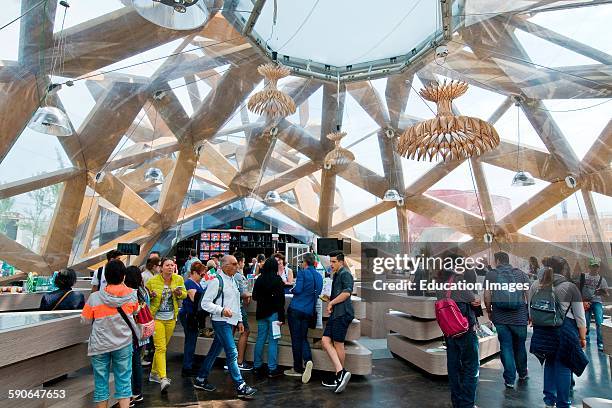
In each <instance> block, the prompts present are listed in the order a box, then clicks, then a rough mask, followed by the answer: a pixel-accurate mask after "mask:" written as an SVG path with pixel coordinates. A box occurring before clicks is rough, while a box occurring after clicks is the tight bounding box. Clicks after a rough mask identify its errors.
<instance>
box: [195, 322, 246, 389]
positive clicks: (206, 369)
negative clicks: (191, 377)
mask: <svg viewBox="0 0 612 408" xmlns="http://www.w3.org/2000/svg"><path fill="white" fill-rule="evenodd" d="M212 327H213V330H214V331H215V338H214V340H213V342H212V344H211V346H210V349H209V350H208V354H206V358H205V359H204V362H203V363H202V367H200V372H199V373H198V377H197V379H198V380H206V379H207V378H208V376H209V375H210V370H212V366H213V364H214V363H215V359H216V358H217V357H218V356H219V353H221V350H223V351H225V357H226V361H227V368H228V370H229V373H230V376H231V377H232V380H233V381H234V385H235V386H236V388H238V387H239V386H240V385H242V383H244V380H243V379H242V375H241V374H240V369H239V368H238V350H236V343H235V342H234V335H233V326H232V325H230V324H229V323H227V322H218V321H215V320H213V321H212Z"/></svg>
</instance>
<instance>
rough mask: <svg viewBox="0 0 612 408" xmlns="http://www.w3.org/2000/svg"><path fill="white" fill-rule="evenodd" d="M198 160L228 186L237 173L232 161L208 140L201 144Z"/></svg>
mask: <svg viewBox="0 0 612 408" xmlns="http://www.w3.org/2000/svg"><path fill="white" fill-rule="evenodd" d="M199 162H200V164H201V165H202V166H204V167H206V168H207V169H208V171H210V172H211V173H212V174H213V175H214V176H215V177H217V178H218V179H219V180H221V181H222V182H223V184H225V186H229V185H230V184H231V183H232V181H233V180H234V178H235V177H236V176H237V175H238V170H236V168H235V167H234V166H233V165H232V163H230V161H229V160H227V159H226V158H225V156H223V155H222V154H221V153H219V152H218V151H217V149H216V148H215V146H213V145H212V144H211V143H210V142H208V141H205V142H204V143H203V144H202V148H201V150H200V159H199Z"/></svg>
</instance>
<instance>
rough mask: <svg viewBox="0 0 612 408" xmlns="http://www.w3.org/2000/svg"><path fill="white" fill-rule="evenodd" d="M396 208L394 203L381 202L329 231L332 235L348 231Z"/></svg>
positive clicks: (335, 225)
mask: <svg viewBox="0 0 612 408" xmlns="http://www.w3.org/2000/svg"><path fill="white" fill-rule="evenodd" d="M394 207H396V205H395V203H394V202H390V201H381V202H379V203H378V204H375V205H373V206H372V207H369V208H367V209H365V210H363V211H361V212H359V213H357V214H355V215H352V216H350V217H348V218H346V219H344V220H342V221H340V222H339V223H337V224H334V225H332V226H331V227H330V229H329V233H330V235H331V234H334V233H340V232H343V231H346V230H348V229H349V228H351V227H354V226H355V225H359V224H361V223H362V222H365V221H367V220H369V219H370V218H374V217H376V216H378V215H380V214H383V213H385V212H387V211H389V210H390V209H392V208H394Z"/></svg>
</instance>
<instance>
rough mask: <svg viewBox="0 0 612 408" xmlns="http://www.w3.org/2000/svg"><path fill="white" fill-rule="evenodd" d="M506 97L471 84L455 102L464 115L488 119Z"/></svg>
mask: <svg viewBox="0 0 612 408" xmlns="http://www.w3.org/2000/svg"><path fill="white" fill-rule="evenodd" d="M505 99H506V97H505V96H503V95H500V94H498V93H495V92H491V91H488V90H486V89H482V88H479V87H477V86H475V85H472V84H470V85H469V87H468V90H467V92H466V93H465V94H463V95H462V96H461V97H459V98H457V99H455V100H454V101H453V103H454V104H455V106H456V107H457V109H458V110H459V112H460V113H461V114H462V115H466V116H473V117H475V118H480V119H482V120H488V119H489V118H490V117H491V115H492V114H493V112H495V110H496V109H497V108H498V107H499V106H500V105H501V104H502V102H503V101H504V100H505Z"/></svg>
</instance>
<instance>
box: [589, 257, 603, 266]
mask: <svg viewBox="0 0 612 408" xmlns="http://www.w3.org/2000/svg"><path fill="white" fill-rule="evenodd" d="M599 265H601V259H599V258H590V259H589V266H599Z"/></svg>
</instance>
